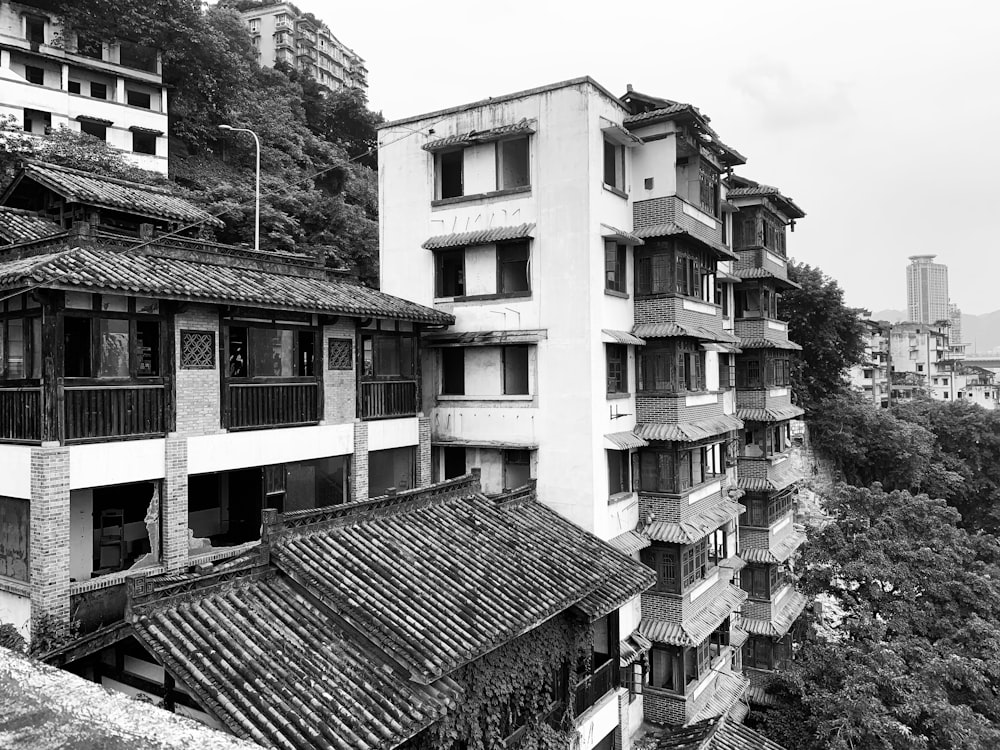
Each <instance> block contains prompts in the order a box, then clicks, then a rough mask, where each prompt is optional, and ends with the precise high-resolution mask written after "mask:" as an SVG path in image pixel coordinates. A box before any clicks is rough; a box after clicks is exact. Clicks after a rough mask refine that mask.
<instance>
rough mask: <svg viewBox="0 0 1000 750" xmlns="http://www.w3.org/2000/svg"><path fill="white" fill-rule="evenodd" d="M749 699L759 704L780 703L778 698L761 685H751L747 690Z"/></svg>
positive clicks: (772, 704)
mask: <svg viewBox="0 0 1000 750" xmlns="http://www.w3.org/2000/svg"><path fill="white" fill-rule="evenodd" d="M747 700H748V701H750V702H751V703H753V704H754V705H757V706H775V705H777V704H778V699H777V698H775V697H774V696H773V695H771V694H770V693H768V692H767V690H766V689H765V688H763V687H761V686H759V685H751V686H750V689H749V690H747Z"/></svg>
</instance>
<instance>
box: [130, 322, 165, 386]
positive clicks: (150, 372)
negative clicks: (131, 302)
mask: <svg viewBox="0 0 1000 750" xmlns="http://www.w3.org/2000/svg"><path fill="white" fill-rule="evenodd" d="M135 330H136V338H137V341H136V357H137V358H138V362H137V363H136V375H139V376H140V377H150V376H155V375H159V374H160V324H159V323H136V326H135Z"/></svg>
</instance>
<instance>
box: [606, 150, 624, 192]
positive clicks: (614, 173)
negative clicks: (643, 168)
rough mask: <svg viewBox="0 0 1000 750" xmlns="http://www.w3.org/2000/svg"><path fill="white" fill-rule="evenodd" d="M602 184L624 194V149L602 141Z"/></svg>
mask: <svg viewBox="0 0 1000 750" xmlns="http://www.w3.org/2000/svg"><path fill="white" fill-rule="evenodd" d="M604 184H605V185H607V186H608V187H610V188H614V189H615V190H619V191H621V192H623V193H624V192H625V147H624V146H621V145H619V144H617V143H614V142H613V141H611V140H609V139H607V138H605V139H604Z"/></svg>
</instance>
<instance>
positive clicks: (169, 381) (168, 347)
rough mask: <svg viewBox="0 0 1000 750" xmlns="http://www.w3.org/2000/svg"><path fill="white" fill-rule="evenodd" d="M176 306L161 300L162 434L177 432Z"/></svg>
mask: <svg viewBox="0 0 1000 750" xmlns="http://www.w3.org/2000/svg"><path fill="white" fill-rule="evenodd" d="M176 312H177V306H176V305H175V304H173V303H172V302H167V301H165V300H161V302H160V315H161V317H162V320H161V322H160V331H161V332H163V333H164V334H165V335H164V336H163V346H162V347H161V352H160V366H161V367H162V368H163V370H162V373H163V411H164V414H163V420H164V423H165V424H164V427H165V429H164V432H175V431H176V430H177V390H176V389H177V333H176V327H177V326H176Z"/></svg>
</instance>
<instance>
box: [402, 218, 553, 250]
mask: <svg viewBox="0 0 1000 750" xmlns="http://www.w3.org/2000/svg"><path fill="white" fill-rule="evenodd" d="M534 232H535V225H534V224H517V225H515V226H506V227H490V228H489V229H477V230H475V231H472V232H454V233H452V234H438V235H435V236H434V237H431V238H429V239H428V240H427V241H426V242H424V244H423V245H421V247H423V248H424V249H425V250H444V249H446V248H451V247H466V246H468V245H492V244H493V243H494V242H505V241H507V240H523V239H527V238H529V237H533V236H534Z"/></svg>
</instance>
